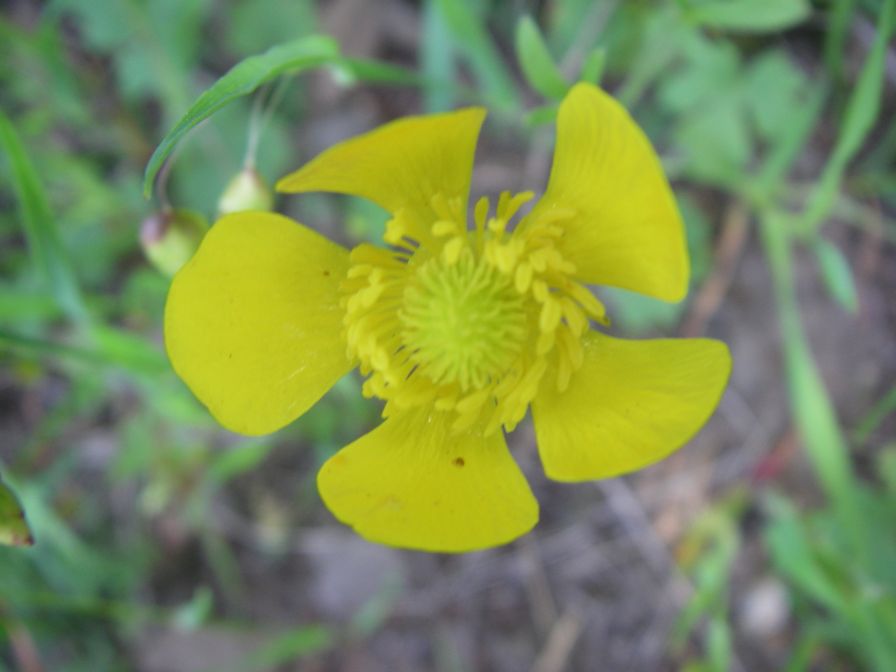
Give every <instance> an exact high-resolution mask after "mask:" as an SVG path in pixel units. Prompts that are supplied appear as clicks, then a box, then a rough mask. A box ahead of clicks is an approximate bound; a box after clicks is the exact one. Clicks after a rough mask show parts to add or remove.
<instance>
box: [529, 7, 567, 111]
mask: <svg viewBox="0 0 896 672" xmlns="http://www.w3.org/2000/svg"><path fill="white" fill-rule="evenodd" d="M516 58H517V61H519V64H520V67H521V68H522V70H523V74H524V75H525V76H526V81H528V82H529V85H530V86H531V87H532V88H533V89H535V90H536V91H538V93H540V94H541V95H542V96H544V97H545V98H547V99H548V100H551V99H553V100H560V99H561V98H563V96H564V95H565V94H566V90H567V89H568V88H569V84H568V83H567V81H566V80H565V79H564V78H563V75H562V74H560V70H559V69H558V68H557V64H556V63H555V62H554V59H553V57H552V56H551V52H550V51H548V46H547V45H546V44H545V42H544V37H542V35H541V31H540V30H539V29H538V25H537V24H536V23H535V21H533V20H532V17H530V16H524V17H522V18H521V19H520V20H519V22H518V23H517V24H516Z"/></svg>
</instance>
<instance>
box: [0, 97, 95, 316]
mask: <svg viewBox="0 0 896 672" xmlns="http://www.w3.org/2000/svg"><path fill="white" fill-rule="evenodd" d="M0 148H2V149H3V150H4V151H5V152H6V156H7V160H8V161H9V167H10V173H11V174H12V180H13V186H14V188H15V191H16V198H17V199H18V203H19V211H20V213H21V218H22V225H23V228H24V231H25V238H26V239H27V240H28V248H29V250H30V251H31V256H32V258H33V259H34V263H35V265H36V266H37V268H38V271H39V272H40V274H41V276H42V277H43V279H44V281H45V282H46V283H47V287H48V289H49V290H50V291H51V292H52V295H53V297H54V299H55V300H56V303H57V304H58V305H59V307H60V308H61V309H62V310H63V311H65V313H66V314H67V315H68V316H69V317H71V318H72V319H73V320H75V321H76V322H84V321H85V320H86V319H87V312H86V310H85V308H84V302H83V299H82V297H81V292H80V289H79V288H78V284H77V280H76V279H75V275H74V273H72V269H71V264H70V263H69V260H68V257H67V256H66V254H65V250H64V248H63V246H62V241H61V240H60V239H59V232H58V230H57V227H56V221H55V219H54V218H53V214H52V212H51V210H50V204H49V202H48V201H47V196H46V193H45V192H44V188H43V185H42V184H41V183H40V179H39V178H38V175H37V170H36V169H35V167H34V164H33V163H32V162H31V159H30V158H29V157H28V154H27V152H26V151H25V147H24V146H23V145H22V141H21V139H20V138H19V135H18V133H16V130H15V128H14V127H13V125H12V122H11V121H10V120H9V119H8V118H7V117H6V115H5V114H3V112H2V111H0Z"/></svg>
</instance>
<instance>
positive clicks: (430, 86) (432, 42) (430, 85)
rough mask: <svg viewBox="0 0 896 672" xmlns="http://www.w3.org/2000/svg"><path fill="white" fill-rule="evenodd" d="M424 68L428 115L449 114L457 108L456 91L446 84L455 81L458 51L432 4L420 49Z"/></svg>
mask: <svg viewBox="0 0 896 672" xmlns="http://www.w3.org/2000/svg"><path fill="white" fill-rule="evenodd" d="M420 67H421V69H422V71H423V76H424V78H425V79H426V82H425V84H424V88H423V99H424V101H425V107H426V111H427V112H445V111H446V110H450V109H451V106H452V105H453V104H454V91H453V89H452V87H450V86H444V85H443V84H442V82H451V81H452V80H453V77H454V49H453V46H452V43H451V35H450V33H449V31H448V26H446V25H445V20H444V19H443V18H442V15H441V13H440V12H439V10H438V7H436V3H435V0H428V2H427V3H426V6H425V8H424V10H423V42H422V44H421V45H420Z"/></svg>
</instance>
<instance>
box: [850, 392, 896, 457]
mask: <svg viewBox="0 0 896 672" xmlns="http://www.w3.org/2000/svg"><path fill="white" fill-rule="evenodd" d="M890 413H896V385H894V386H893V387H892V388H890V391H889V392H887V393H886V394H885V395H884V396H883V398H881V399H880V400H878V401H877V402H875V404H874V405H873V406H872V407H871V410H869V411H868V412H867V413H866V414H865V417H863V418H862V421H861V422H859V425H858V427H856V429H855V432H854V433H853V440H854V441H855V442H856V443H858V444H863V443H865V442H866V441H867V440H868V438H869V437H870V436H871V435H872V434H873V433H874V431H875V430H876V429H877V428H878V427H879V426H880V423H882V422H883V421H884V420H885V419H886V417H887V416H888V415H890Z"/></svg>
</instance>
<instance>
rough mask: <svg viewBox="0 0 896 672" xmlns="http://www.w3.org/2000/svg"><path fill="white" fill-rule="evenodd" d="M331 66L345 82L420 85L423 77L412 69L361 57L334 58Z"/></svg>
mask: <svg viewBox="0 0 896 672" xmlns="http://www.w3.org/2000/svg"><path fill="white" fill-rule="evenodd" d="M332 64H333V68H334V69H335V70H336V71H337V72H338V73H339V75H340V76H341V77H342V78H343V80H344V81H345V82H346V83H350V84H354V83H355V82H367V83H369V84H392V85H395V86H420V85H421V84H422V83H423V78H422V77H421V76H420V75H419V74H418V73H416V72H414V71H413V70H408V69H407V68H402V67H401V66H398V65H392V64H391V63H383V62H380V61H373V60H368V59H361V58H341V57H340V58H334V59H333V63H332Z"/></svg>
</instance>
